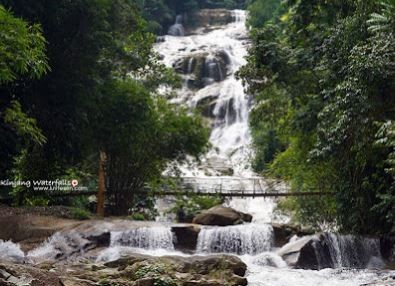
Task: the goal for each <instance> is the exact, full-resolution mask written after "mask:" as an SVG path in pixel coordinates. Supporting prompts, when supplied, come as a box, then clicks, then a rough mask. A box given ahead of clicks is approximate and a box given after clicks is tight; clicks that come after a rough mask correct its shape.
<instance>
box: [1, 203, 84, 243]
mask: <svg viewBox="0 0 395 286" xmlns="http://www.w3.org/2000/svg"><path fill="white" fill-rule="evenodd" d="M21 210H22V209H21ZM16 211H18V209H17V208H16V209H14V210H13V212H11V213H10V215H5V216H3V217H0V239H2V240H12V241H13V242H15V243H18V244H19V245H20V246H21V249H22V250H23V251H29V250H32V249H33V248H36V247H37V246H39V245H40V244H41V243H42V242H44V241H45V240H46V239H48V238H49V237H50V236H52V235H53V234H54V233H55V232H57V231H59V230H61V229H63V228H65V227H69V226H71V227H75V226H77V225H79V224H80V222H76V221H73V220H68V219H62V218H57V217H53V216H41V215H35V214H29V215H28V214H14V212H16Z"/></svg>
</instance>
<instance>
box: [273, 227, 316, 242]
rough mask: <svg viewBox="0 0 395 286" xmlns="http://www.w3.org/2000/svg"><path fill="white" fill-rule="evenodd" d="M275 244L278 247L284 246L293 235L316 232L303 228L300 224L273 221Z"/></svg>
mask: <svg viewBox="0 0 395 286" xmlns="http://www.w3.org/2000/svg"><path fill="white" fill-rule="evenodd" d="M272 226H273V231H274V244H275V246H276V247H282V246H284V245H285V244H287V243H288V242H289V240H290V239H291V238H292V237H293V236H295V235H296V236H306V235H312V234H314V231H313V230H309V229H302V228H301V227H299V226H295V225H291V224H280V223H273V224H272Z"/></svg>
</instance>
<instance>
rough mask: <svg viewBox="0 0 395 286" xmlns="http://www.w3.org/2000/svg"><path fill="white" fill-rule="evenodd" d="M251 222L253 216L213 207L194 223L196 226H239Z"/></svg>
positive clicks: (198, 216)
mask: <svg viewBox="0 0 395 286" xmlns="http://www.w3.org/2000/svg"><path fill="white" fill-rule="evenodd" d="M251 221H252V216H251V215H249V214H245V213H242V212H238V211H236V210H234V209H232V208H228V207H223V206H215V207H212V208H211V209H209V210H207V211H204V212H202V213H201V214H199V215H197V216H196V217H195V218H194V219H193V223H196V224H202V225H217V226H227V225H237V224H242V223H243V222H251Z"/></svg>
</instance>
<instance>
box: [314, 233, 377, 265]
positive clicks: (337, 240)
mask: <svg viewBox="0 0 395 286" xmlns="http://www.w3.org/2000/svg"><path fill="white" fill-rule="evenodd" d="M320 241H321V243H320V244H318V243H315V244H313V246H314V247H315V250H316V255H317V260H318V264H319V265H320V266H323V265H325V262H326V261H327V260H328V252H329V260H330V267H332V268H340V267H347V268H366V267H368V268H375V267H377V268H380V267H382V266H383V262H382V258H381V252H380V240H379V239H376V238H366V237H360V236H354V235H339V234H333V233H325V234H323V235H321V237H320ZM326 249H328V251H326ZM320 268H322V267H320Z"/></svg>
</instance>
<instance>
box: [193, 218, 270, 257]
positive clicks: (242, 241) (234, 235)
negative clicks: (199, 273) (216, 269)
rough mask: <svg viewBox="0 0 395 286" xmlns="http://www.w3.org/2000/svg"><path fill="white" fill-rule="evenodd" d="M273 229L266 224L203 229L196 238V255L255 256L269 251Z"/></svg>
mask: <svg viewBox="0 0 395 286" xmlns="http://www.w3.org/2000/svg"><path fill="white" fill-rule="evenodd" d="M272 245H273V228H272V226H271V225H267V224H245V225H237V226H227V227H205V228H203V229H202V230H201V231H200V233H199V237H198V242H197V252H198V253H218V252H224V253H235V254H257V253H262V252H265V251H269V250H271V248H272Z"/></svg>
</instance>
